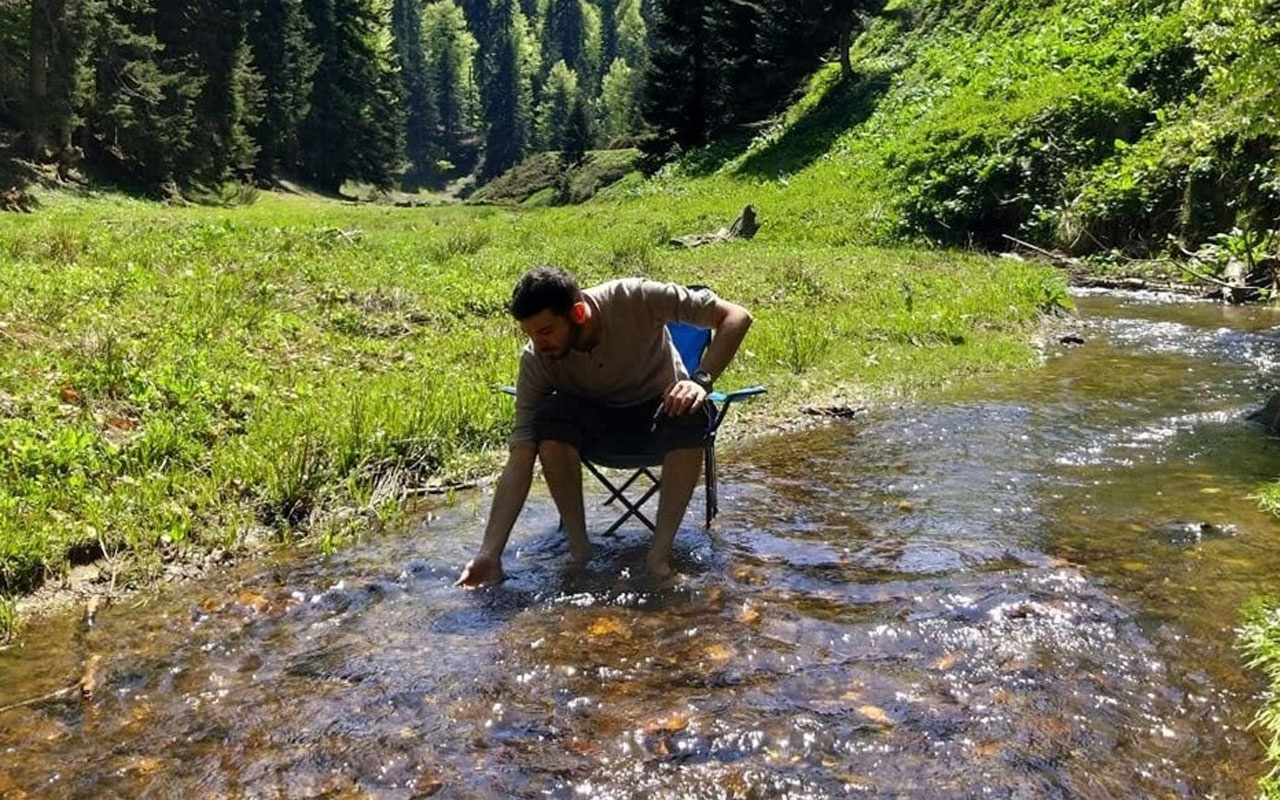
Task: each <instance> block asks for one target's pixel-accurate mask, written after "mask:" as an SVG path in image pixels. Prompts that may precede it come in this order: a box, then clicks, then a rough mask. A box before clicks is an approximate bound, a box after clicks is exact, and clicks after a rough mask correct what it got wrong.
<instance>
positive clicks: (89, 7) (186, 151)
mask: <svg viewBox="0 0 1280 800" xmlns="http://www.w3.org/2000/svg"><path fill="white" fill-rule="evenodd" d="M85 6H86V7H85V21H86V30H85V35H86V42H87V48H88V58H87V63H88V64H90V65H92V67H91V69H92V74H91V76H90V77H89V82H90V83H89V85H90V90H89V95H88V98H87V101H86V104H85V110H84V115H85V130H84V137H85V138H84V142H85V150H86V153H87V154H88V155H89V157H90V158H91V160H93V161H94V162H95V163H97V164H98V165H99V166H100V167H102V168H103V169H105V171H106V173H107V174H108V175H109V176H110V177H113V178H115V179H118V180H122V181H125V182H128V183H136V184H139V185H142V186H147V187H159V186H162V185H170V184H173V183H174V182H175V181H177V180H178V179H179V178H181V177H184V172H183V170H182V167H183V166H184V165H186V164H188V163H189V155H190V151H191V148H192V146H193V144H192V143H193V141H194V134H195V129H196V126H197V124H198V120H197V115H196V111H195V105H196V98H197V96H198V95H199V93H200V88H201V86H200V84H201V81H200V80H199V78H198V77H196V76H193V75H190V74H188V73H187V72H185V71H183V70H182V69H181V64H180V63H175V62H174V61H168V60H166V59H165V58H164V53H163V46H162V45H161V43H160V41H159V40H158V39H157V38H156V36H155V35H154V34H153V33H150V31H153V30H154V29H155V14H154V10H153V7H152V4H151V0H133V2H130V3H128V4H123V3H113V2H108V1H107V0H92V2H86V4H85Z"/></svg>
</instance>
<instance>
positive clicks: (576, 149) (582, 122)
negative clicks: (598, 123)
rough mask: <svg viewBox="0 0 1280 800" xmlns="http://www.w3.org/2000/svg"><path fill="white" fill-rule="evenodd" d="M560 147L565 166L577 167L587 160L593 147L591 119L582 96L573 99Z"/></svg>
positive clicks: (561, 136)
mask: <svg viewBox="0 0 1280 800" xmlns="http://www.w3.org/2000/svg"><path fill="white" fill-rule="evenodd" d="M558 145H559V147H560V159H561V160H562V161H563V162H564V163H565V164H568V165H570V166H575V167H576V166H578V165H580V164H581V163H582V162H583V161H584V160H586V157H587V150H588V149H589V148H590V147H591V118H590V116H589V115H588V114H587V104H586V102H584V101H583V99H582V96H581V95H579V96H577V97H574V98H573V105H572V107H571V108H570V109H569V118H568V119H567V120H566V121H565V126H564V131H563V132H562V133H561V134H560V141H559V142H558Z"/></svg>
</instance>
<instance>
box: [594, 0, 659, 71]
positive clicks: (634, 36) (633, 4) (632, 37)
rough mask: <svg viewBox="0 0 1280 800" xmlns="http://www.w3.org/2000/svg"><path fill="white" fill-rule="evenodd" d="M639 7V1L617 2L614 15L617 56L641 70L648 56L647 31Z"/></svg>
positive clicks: (621, 0) (624, 0)
mask: <svg viewBox="0 0 1280 800" xmlns="http://www.w3.org/2000/svg"><path fill="white" fill-rule="evenodd" d="M641 7H642V3H641V0H618V7H617V9H616V10H615V12H614V14H615V19H616V22H615V25H616V27H617V30H618V34H617V37H618V44H617V55H618V56H619V57H621V58H622V60H624V61H626V62H627V63H628V64H630V65H631V66H632V67H635V68H637V69H641V70H643V69H644V68H645V65H646V63H647V62H648V56H649V46H648V43H647V42H648V38H649V29H648V25H646V24H645V17H644V15H643V13H642V12H641ZM605 63H608V64H612V63H613V62H612V61H607V62H605Z"/></svg>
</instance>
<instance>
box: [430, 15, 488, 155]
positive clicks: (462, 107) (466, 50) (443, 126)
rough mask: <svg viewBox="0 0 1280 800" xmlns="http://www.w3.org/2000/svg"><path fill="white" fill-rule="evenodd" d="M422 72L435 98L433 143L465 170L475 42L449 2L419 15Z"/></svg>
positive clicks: (474, 109) (470, 145) (474, 98)
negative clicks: (424, 73)
mask: <svg viewBox="0 0 1280 800" xmlns="http://www.w3.org/2000/svg"><path fill="white" fill-rule="evenodd" d="M422 27H423V35H422V49H423V53H424V56H423V59H424V66H425V72H426V75H427V79H428V81H429V82H430V83H431V86H432V90H433V95H434V103H435V109H434V114H433V116H434V119H435V122H436V127H435V129H434V130H433V131H432V141H433V143H434V144H435V145H436V149H437V150H438V151H439V152H440V153H441V154H442V156H444V157H445V158H447V159H448V160H449V161H451V162H453V163H454V164H458V165H461V166H462V168H463V169H467V170H469V169H470V168H471V166H472V164H473V162H474V160H475V155H476V152H475V151H476V148H475V145H474V141H473V138H474V135H475V128H476V125H477V122H478V121H477V116H478V109H479V89H478V87H477V86H476V83H475V72H476V54H477V52H478V50H479V47H480V46H479V43H478V42H477V41H476V38H475V37H474V36H473V35H472V34H471V32H470V31H469V30H468V29H467V20H466V16H465V15H464V13H463V11H462V9H461V8H460V7H459V6H458V5H457V4H455V3H453V2H452V0H443V1H442V2H436V3H432V4H431V5H429V6H427V8H426V11H425V12H424V16H423V25H422Z"/></svg>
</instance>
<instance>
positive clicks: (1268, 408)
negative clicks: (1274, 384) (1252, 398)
mask: <svg viewBox="0 0 1280 800" xmlns="http://www.w3.org/2000/svg"><path fill="white" fill-rule="evenodd" d="M1249 419H1251V420H1253V421H1254V422H1257V423H1258V424H1260V425H1262V427H1264V428H1266V429H1267V433H1269V434H1271V435H1272V436H1280V392H1276V393H1275V394H1273V395H1271V399H1270V400H1268V401H1267V404H1266V405H1265V406H1263V407H1262V408H1261V409H1259V410H1258V411H1255V412H1253V413H1252V414H1250V415H1249Z"/></svg>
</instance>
